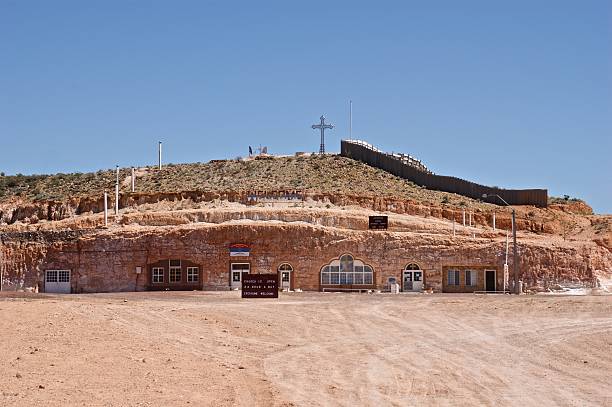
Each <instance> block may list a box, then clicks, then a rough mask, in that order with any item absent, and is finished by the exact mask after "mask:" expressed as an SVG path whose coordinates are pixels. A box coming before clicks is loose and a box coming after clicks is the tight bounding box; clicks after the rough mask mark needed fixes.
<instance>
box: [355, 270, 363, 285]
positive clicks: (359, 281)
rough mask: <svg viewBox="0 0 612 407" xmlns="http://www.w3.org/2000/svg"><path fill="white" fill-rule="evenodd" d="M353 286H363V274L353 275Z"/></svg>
mask: <svg viewBox="0 0 612 407" xmlns="http://www.w3.org/2000/svg"><path fill="white" fill-rule="evenodd" d="M355 284H363V273H355Z"/></svg>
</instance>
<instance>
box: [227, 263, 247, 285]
mask: <svg viewBox="0 0 612 407" xmlns="http://www.w3.org/2000/svg"><path fill="white" fill-rule="evenodd" d="M250 271H251V265H250V264H249V263H232V264H231V269H230V287H231V288H232V290H235V289H238V290H241V289H242V278H243V276H244V275H245V274H249V272H250Z"/></svg>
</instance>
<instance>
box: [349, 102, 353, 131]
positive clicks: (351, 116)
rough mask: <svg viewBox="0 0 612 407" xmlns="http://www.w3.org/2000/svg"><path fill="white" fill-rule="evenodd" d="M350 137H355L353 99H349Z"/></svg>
mask: <svg viewBox="0 0 612 407" xmlns="http://www.w3.org/2000/svg"><path fill="white" fill-rule="evenodd" d="M349 139H351V140H352V139H353V101H352V100H349Z"/></svg>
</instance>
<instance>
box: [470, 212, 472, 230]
mask: <svg viewBox="0 0 612 407" xmlns="http://www.w3.org/2000/svg"><path fill="white" fill-rule="evenodd" d="M470 227H472V212H470Z"/></svg>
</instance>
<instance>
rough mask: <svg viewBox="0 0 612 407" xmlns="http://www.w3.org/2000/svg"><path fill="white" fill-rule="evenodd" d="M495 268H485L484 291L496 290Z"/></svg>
mask: <svg viewBox="0 0 612 407" xmlns="http://www.w3.org/2000/svg"><path fill="white" fill-rule="evenodd" d="M495 282H496V272H495V270H485V291H497V287H496V284H495Z"/></svg>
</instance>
